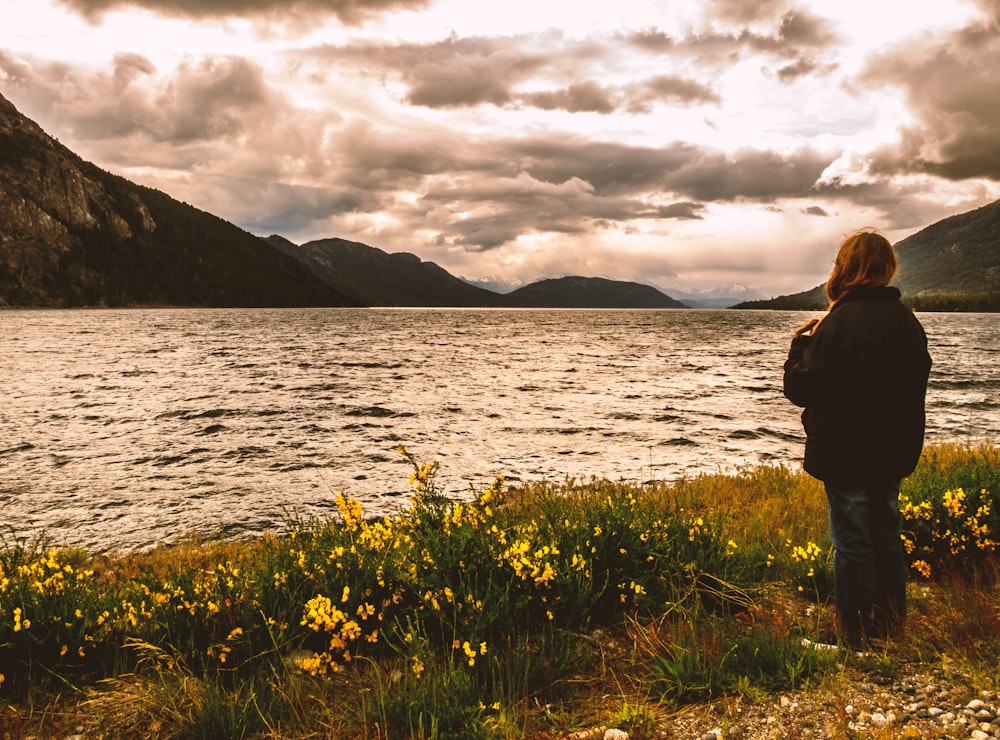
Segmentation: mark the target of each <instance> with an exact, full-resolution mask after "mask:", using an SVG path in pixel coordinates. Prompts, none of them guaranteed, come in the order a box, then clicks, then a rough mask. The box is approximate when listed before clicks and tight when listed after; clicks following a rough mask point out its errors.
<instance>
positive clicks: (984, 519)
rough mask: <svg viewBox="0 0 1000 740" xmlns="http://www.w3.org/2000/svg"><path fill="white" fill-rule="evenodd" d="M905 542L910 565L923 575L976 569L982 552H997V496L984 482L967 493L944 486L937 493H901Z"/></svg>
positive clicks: (999, 534)
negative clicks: (943, 489) (918, 494)
mask: <svg viewBox="0 0 1000 740" xmlns="http://www.w3.org/2000/svg"><path fill="white" fill-rule="evenodd" d="M899 503H900V515H901V517H902V521H903V525H902V529H903V535H902V536H903V547H904V548H905V549H906V553H907V556H908V557H909V560H910V567H911V568H912V569H913V570H914V571H915V572H917V573H919V574H920V575H921V576H923V577H924V578H931V577H932V576H934V575H935V574H940V573H943V572H959V571H963V570H966V569H969V570H970V571H974V570H976V569H977V568H979V567H981V566H982V564H983V562H984V555H993V554H995V553H996V552H997V547H998V538H1000V517H998V512H997V502H996V499H995V496H993V495H992V494H990V492H989V491H987V490H986V489H985V488H982V489H980V490H979V492H978V493H972V494H970V493H967V492H966V491H965V490H964V489H963V488H954V489H948V490H945V491H944V493H942V494H941V495H940V496H938V495H934V494H926V495H925V496H923V497H922V498H920V499H919V500H917V497H916V496H910V495H906V494H904V495H901V496H900V502H899Z"/></svg>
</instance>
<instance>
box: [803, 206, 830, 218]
mask: <svg viewBox="0 0 1000 740" xmlns="http://www.w3.org/2000/svg"><path fill="white" fill-rule="evenodd" d="M799 211H800V213H802V214H803V215H806V216H829V215H830V214H829V213H827V212H826V209H825V208H822V207H820V206H806V207H805V208H800V209H799Z"/></svg>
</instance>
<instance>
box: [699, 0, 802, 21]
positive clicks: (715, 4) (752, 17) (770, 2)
mask: <svg viewBox="0 0 1000 740" xmlns="http://www.w3.org/2000/svg"><path fill="white" fill-rule="evenodd" d="M787 6H788V2H787V0H752V1H748V0H713V1H712V2H710V3H708V9H707V14H708V15H709V16H711V17H715V18H718V19H719V20H724V21H730V22H734V23H750V22H753V21H759V20H770V19H773V18H774V17H775V16H777V15H780V14H781V13H783V12H784V11H785V9H786V8H787Z"/></svg>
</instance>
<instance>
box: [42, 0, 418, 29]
mask: <svg viewBox="0 0 1000 740" xmlns="http://www.w3.org/2000/svg"><path fill="white" fill-rule="evenodd" d="M59 2H61V3H62V4H63V5H65V6H67V7H68V8H70V9H71V10H73V11H74V12H76V13H79V14H80V15H82V16H83V17H85V18H87V19H89V20H96V19H98V18H99V17H100V16H101V15H103V14H104V13H106V12H108V11H110V10H117V9H120V8H142V9H144V10H149V11H152V12H154V13H161V14H163V15H167V16H174V17H187V18H197V19H201V18H225V17H264V18H271V19H275V20H288V19H289V18H296V17H298V18H302V17H306V16H309V15H314V14H316V13H322V14H329V15H332V16H335V17H337V18H338V19H339V20H340V21H341V22H343V23H345V24H348V25H354V24H358V23H361V22H363V21H365V20H366V19H368V18H371V17H373V16H376V15H380V14H383V13H391V12H395V11H400V10H419V9H422V8H425V7H427V6H428V5H429V4H430V0H291V1H290V2H286V1H285V0H59Z"/></svg>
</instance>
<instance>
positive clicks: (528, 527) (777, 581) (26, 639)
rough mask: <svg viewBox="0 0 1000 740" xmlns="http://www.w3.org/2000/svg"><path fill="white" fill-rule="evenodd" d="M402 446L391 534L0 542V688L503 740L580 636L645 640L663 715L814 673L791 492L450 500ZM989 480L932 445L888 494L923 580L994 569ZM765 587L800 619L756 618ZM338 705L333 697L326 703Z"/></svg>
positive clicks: (564, 683)
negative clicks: (402, 492) (95, 545)
mask: <svg viewBox="0 0 1000 740" xmlns="http://www.w3.org/2000/svg"><path fill="white" fill-rule="evenodd" d="M401 452H402V453H403V454H404V456H406V458H407V460H408V461H409V462H410V463H411V466H412V470H413V473H412V476H411V483H412V485H413V487H414V493H413V496H412V499H411V501H410V503H409V505H408V506H407V507H405V508H403V509H401V510H400V511H399V512H397V513H395V514H393V515H391V516H386V517H382V518H366V517H365V516H364V513H363V510H362V508H361V506H360V504H359V503H358V502H356V501H353V500H351V499H349V498H348V497H346V496H344V495H339V496H338V497H337V500H336V504H337V507H338V514H337V516H335V517H333V518H331V519H330V520H328V521H319V520H302V519H289V520H288V522H287V525H286V529H287V531H286V533H285V534H284V535H282V536H280V537H272V538H264V539H260V540H256V541H253V542H243V543H234V542H201V543H192V544H190V545H183V546H178V547H172V548H160V549H157V550H154V551H151V552H149V553H136V554H133V555H129V556H117V557H107V558H101V557H93V556H90V555H88V554H87V553H85V552H82V551H79V550H59V549H56V548H49V547H46V546H44V544H43V543H42V542H34V543H25V542H14V543H10V544H8V545H6V546H4V547H0V693H2V695H4V696H5V697H8V698H11V699H14V700H17V701H23V700H25V699H26V697H27V696H28V695H29V693H30V692H31V691H33V690H36V689H38V688H48V689H49V690H54V691H55V690H59V691H61V690H66V689H67V688H68V689H71V690H72V691H74V692H82V691H87V690H89V687H93V686H95V685H98V682H99V681H101V680H102V679H113V681H112V684H110V685H111V686H113V687H116V688H115V689H114V690H115V691H118V692H120V693H122V694H124V695H126V696H129V697H132V700H131V701H126V702H124V703H123V704H122V705H121V706H122V707H124V708H125V709H127V710H128V711H127V712H124V715H123V716H125V715H128V716H131V717H133V719H134V721H133V723H132V724H131V725H129V727H132V728H134V727H137V726H139V725H137V724H135V723H136V722H138V723H139V724H141V723H142V721H143V720H142V719H141V718H143V717H145V718H146V719H148V718H149V716H150V715H151V714H159V715H160V719H159V720H158V721H160V722H161V723H162V724H163V725H164V727H167V726H168V725H169V727H174V728H182V729H178V730H177V733H178V736H186V737H199V736H205V737H207V736H218V737H244V736H250V735H253V734H260V733H267V732H271V733H272V734H273V732H274V729H273V728H275V727H278V726H279V725H281V724H282V722H292V723H298V726H305V725H307V724H308V722H309V720H308V717H310V716H316V715H317V712H319V713H320V714H321V715H322V716H323V717H324V718H325V721H328V722H329V723H330V725H331V726H333V725H335V724H336V723H337V722H345V723H347V726H349V727H350V728H352V729H351V730H350V731H349V732H347V735H356V736H365V735H367V736H370V737H399V736H411V737H435V736H437V737H449V736H465V737H518V736H521V735H523V734H524V731H525V728H526V727H527V726H528V725H527V723H528V720H527V717H528V713H527V707H528V706H529V705H531V704H534V705H535V706H538V705H539V703H540V704H541V705H542V706H552V707H557V708H558V707H561V706H564V703H565V702H566V701H567V700H568V699H569V693H568V692H569V687H570V685H571V684H570V681H569V676H570V673H571V672H577V671H579V670H580V666H581V663H582V662H583V661H584V660H585V655H584V651H585V649H586V646H587V645H588V644H590V643H589V642H588V641H586V640H581V639H580V636H581V635H583V634H586V633H587V632H588V631H590V630H594V629H596V628H598V627H600V628H601V629H602V631H603V630H608V631H614V630H619V631H620V630H622V629H634V630H635V631H636V634H639V633H643V631H645V630H650V631H653V632H656V631H658V634H659V636H658V637H657V639H656V640H654V641H653V647H651V648H649V650H648V658H647V659H645V660H640V662H641V663H643V664H645V665H651V666H652V678H651V679H650V680H651V681H652V684H650V685H653V686H655V689H654V695H655V696H658V697H662V698H664V699H666V700H668V701H687V700H689V699H691V698H697V697H701V696H708V695H716V694H719V693H732V692H735V693H738V694H744V695H747V696H750V697H751V698H752V696H753V695H754V693H755V692H760V691H769V690H777V689H785V688H793V687H797V686H801V685H802V684H803V683H804V682H806V681H808V680H810V678H811V677H812V676H815V675H817V674H818V673H819V674H822V673H823V672H824V671H826V670H827V669H828V668H829V665H828V663H827V662H826V657H825V656H824V655H823V654H822V653H817V652H816V651H805V650H803V649H802V646H801V645H800V644H799V640H800V638H801V636H802V635H803V634H808V635H811V636H813V637H815V634H816V632H814V631H813V629H814V628H817V629H819V630H820V631H822V628H821V627H820V625H819V624H818V622H814V623H812V624H811V625H807V626H806V627H805V628H795V627H793V621H792V619H791V617H790V616H789V612H788V610H789V609H792V608H801V609H804V610H805V609H809V610H816V609H819V610H823V609H826V608H827V607H826V604H827V603H828V602H829V596H830V592H831V590H832V582H833V578H832V567H831V559H830V546H829V542H828V540H827V539H825V534H824V533H825V526H826V523H825V516H824V510H823V497H822V490H821V488H819V487H817V486H816V484H815V481H812V480H811V479H809V478H808V477H806V476H804V475H802V474H793V473H791V472H789V471H788V470H786V469H784V468H781V467H768V466H763V467H758V468H753V469H747V470H744V471H741V472H740V473H738V474H735V475H730V476H722V475H716V476H702V477H699V478H695V479H691V480H687V481H680V482H677V483H675V484H670V485H659V486H657V485H650V486H639V485H633V484H627V483H620V482H619V483H613V482H609V481H602V480H594V481H590V482H589V483H586V484H575V483H574V482H572V481H568V482H566V483H565V484H563V485H560V486H556V485H550V484H538V485H532V486H526V487H524V488H522V489H520V490H516V491H512V490H509V489H507V487H506V486H505V485H504V482H503V479H502V478H499V479H497V481H495V482H494V484H493V485H491V486H489V487H487V488H486V489H485V490H483V491H481V492H480V493H478V494H476V493H473V492H471V491H470V492H469V495H468V496H467V497H466V499H465V500H463V501H454V500H450V499H447V498H445V497H444V496H442V495H441V494H440V492H439V490H438V488H437V484H436V480H435V478H436V474H437V467H436V465H433V464H421V463H419V462H418V461H417V460H415V459H414V458H413V456H412V455H410V454H409V453H408V452H407V451H406V450H401ZM998 463H1000V460H998V451H997V449H996V448H994V447H990V446H983V447H981V448H975V449H966V448H959V447H939V448H932V449H929V450H928V451H927V453H926V454H925V455H924V457H923V459H922V460H921V463H920V466H919V468H918V470H917V472H916V473H915V474H914V475H913V476H912V477H911V479H909V480H908V481H907V482H906V484H905V486H904V490H903V499H902V500H903V512H904V517H905V518H906V519H905V529H906V535H907V538H908V542H910V543H911V546H912V548H913V557H914V558H921V559H923V560H924V561H925V563H926V564H927V565H928V566H933V569H934V575H935V576H943V575H945V574H949V573H950V574H951V575H950V576H949V577H950V578H953V579H954V578H959V575H958V574H963V576H968V577H975V578H977V579H986V578H988V577H989V574H990V573H991V572H995V570H991V569H990V568H989V567H988V563H989V562H991V561H992V562H995V558H994V559H992V560H991V557H988V556H992V555H993V552H992V549H991V548H992V545H989V543H991V542H992V538H993V537H994V536H995V532H996V531H997V527H998V526H1000V523H998V521H997V516H996V505H995V501H994V497H993V494H992V493H990V492H993V491H996V490H998V489H997V487H996V484H997V483H998V481H997V477H998V476H1000V473H998V470H1000V464H998ZM959 492H961V495H960V493H959ZM789 500H794V501H795V502H796V505H795V506H788V503H787V502H788V501H789ZM914 512H916V513H917V514H919V516H911V514H913V513H914ZM925 514H926V516H925ZM963 535H964V537H965V539H962V536H963ZM956 538H957V539H956ZM928 548H929V549H928ZM983 582H985V580H983ZM775 589H784V590H786V591H787V592H788V594H789V597H794V598H788V601H789V603H791V604H796V605H799V606H797V607H790V606H785V607H782V609H781V610H779V611H775V612H774V613H773V614H772V615H771V616H770V617H767V618H764V617H765V616H766V615H767V613H768V610H766V609H764V608H763V607H762V605H761V602H760V601H759V599H761V598H762V594H765V593H773V591H774V590H775ZM802 597H804V598H802ZM809 602H812V604H810V603H809ZM815 605H818V606H815ZM991 609H994V612H991V611H990V610H991ZM980 611H981V614H982V615H983V622H984V623H985V622H986V621H988V619H989V615H990V614H993V615H994V616H995V607H993V606H991V605H990V603H987V602H985V601H984V603H983V608H982V610H980ZM819 613H822V611H820V612H819ZM762 615H763V616H762ZM915 618H916V619H921V618H923V619H927V617H923V616H922V615H918V616H917V617H915ZM817 619H818V617H817ZM630 625H631V627H629V626H630ZM977 629H978V628H977ZM953 632H954V630H953ZM980 632H981V630H980ZM970 635H971V633H970ZM971 639H972V638H971V636H970V638H969V640H970V641H971ZM942 649H944V648H942ZM948 649H949V650H951V651H954V649H955V648H954V646H948ZM979 653H981V654H983V653H985V654H994V655H995V651H994V653H989V651H988V650H985V649H984V648H982V646H980V649H979ZM970 654H971V653H970ZM629 660H631V658H630V659H629ZM601 665H602V666H603V665H604V663H603V659H602V663H601ZM600 670H603V669H600ZM372 675H377V676H379V677H380V678H379V680H378V684H377V686H374V687H373V686H371V684H370V676H372ZM365 681H369V683H368V684H365V686H364V687H363V688H357V687H356V686H354V684H356V683H358V682H365ZM343 691H347V693H346V694H344V696H354V697H356V699H355V700H351V701H348V700H347V699H340V700H337V701H339V702H340V703H341V704H344V705H345V706H340V707H336V706H331V705H330V703H329V702H331V701H332V699H331V697H333V696H336V695H338V694H339V693H342V692H343ZM351 692H353V693H351ZM310 697H318V698H310ZM123 711H124V710H123ZM324 712H325V713H324ZM642 714H643V712H642V711H639V714H637V715H636V716H635V717H634V718H633V719H634V722H635V728H638V727H639V725H640V724H642V722H641V719H642ZM544 716H545V717H547V718H548V719H549V720H550V721H553V722H555V721H557V718H558V716H559V715H558V709H557V710H556V711H554V712H551V713H550V712H547V713H545V715H544ZM623 716H624V715H623ZM135 718H139V719H135ZM338 718H339V719H338ZM126 719H127V717H126ZM122 721H123V722H125V721H126V720H125V719H123V720H122ZM536 721H538V720H536ZM631 721H632V720H629V722H631ZM622 722H625V723H626V724H628V722H626V720H625V719H622ZM126 724H127V723H126ZM164 733H165V734H164V736H169V733H168V732H167V730H164ZM42 734H44V733H42ZM126 734H127V733H126Z"/></svg>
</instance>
